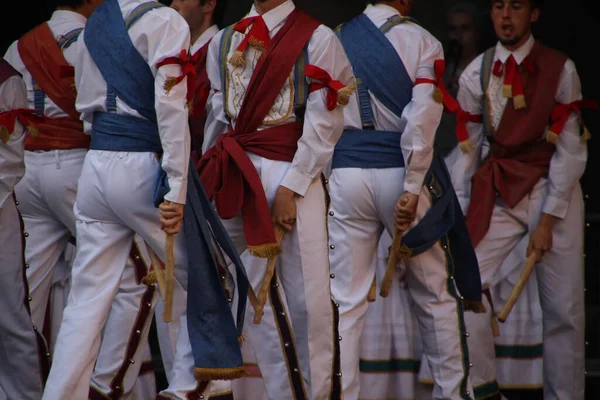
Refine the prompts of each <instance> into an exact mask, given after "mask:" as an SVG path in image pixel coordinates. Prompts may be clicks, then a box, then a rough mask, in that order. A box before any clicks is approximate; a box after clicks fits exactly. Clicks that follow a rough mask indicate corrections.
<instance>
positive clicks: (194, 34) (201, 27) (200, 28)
mask: <svg viewBox="0 0 600 400" xmlns="http://www.w3.org/2000/svg"><path fill="white" fill-rule="evenodd" d="M212 25H213V24H212V21H211V20H210V18H206V19H205V20H204V21H202V23H200V24H198V25H197V26H192V27H190V35H191V37H190V39H191V40H190V41H191V43H192V44H194V43H196V40H198V39H199V38H200V36H202V34H203V33H204V32H206V31H207V30H208V29H209V28H210V27H211V26H212Z"/></svg>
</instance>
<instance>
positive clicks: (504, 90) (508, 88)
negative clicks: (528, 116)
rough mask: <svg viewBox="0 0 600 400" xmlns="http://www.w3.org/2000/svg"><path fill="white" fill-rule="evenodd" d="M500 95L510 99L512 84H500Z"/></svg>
mask: <svg viewBox="0 0 600 400" xmlns="http://www.w3.org/2000/svg"><path fill="white" fill-rule="evenodd" d="M502 97H506V98H507V99H510V98H511V97H513V95H512V85H502Z"/></svg>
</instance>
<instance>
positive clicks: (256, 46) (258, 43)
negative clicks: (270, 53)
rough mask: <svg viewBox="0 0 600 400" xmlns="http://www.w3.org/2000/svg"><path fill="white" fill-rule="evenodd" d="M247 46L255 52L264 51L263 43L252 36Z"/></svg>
mask: <svg viewBox="0 0 600 400" xmlns="http://www.w3.org/2000/svg"><path fill="white" fill-rule="evenodd" d="M248 44H249V45H250V46H251V47H252V48H254V49H255V50H257V51H265V42H263V41H262V40H258V39H257V38H255V37H254V36H252V37H250V39H249V40H248Z"/></svg>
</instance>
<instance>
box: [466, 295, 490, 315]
mask: <svg viewBox="0 0 600 400" xmlns="http://www.w3.org/2000/svg"><path fill="white" fill-rule="evenodd" d="M462 305H463V310H465V311H472V312H474V313H475V314H483V313H485V311H486V309H485V305H483V302H482V301H473V300H464V299H463V300H462Z"/></svg>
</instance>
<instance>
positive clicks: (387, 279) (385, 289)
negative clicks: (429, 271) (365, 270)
mask: <svg viewBox="0 0 600 400" xmlns="http://www.w3.org/2000/svg"><path fill="white" fill-rule="evenodd" d="M401 242H402V232H400V231H396V233H394V238H393V240H392V248H391V249H390V256H389V257H388V263H387V267H386V269H385V274H384V275H383V281H381V290H380V291H379V294H380V295H381V297H388V296H389V294H390V290H391V288H392V279H394V273H395V272H396V268H397V267H398V262H399V261H400V259H399V251H400V246H401Z"/></svg>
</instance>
